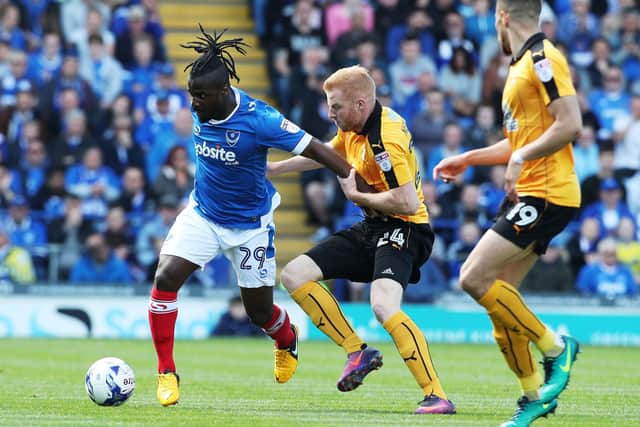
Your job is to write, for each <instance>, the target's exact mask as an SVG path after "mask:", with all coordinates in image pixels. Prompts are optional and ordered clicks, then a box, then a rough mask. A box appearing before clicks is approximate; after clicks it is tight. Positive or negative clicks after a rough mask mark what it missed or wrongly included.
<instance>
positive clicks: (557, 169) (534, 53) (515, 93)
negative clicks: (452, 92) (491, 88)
mask: <svg viewBox="0 0 640 427" xmlns="http://www.w3.org/2000/svg"><path fill="white" fill-rule="evenodd" d="M575 93H576V90H575V88H574V87H573V82H572V81H571V74H570V72H569V65H568V64H567V60H566V59H565V57H564V56H563V55H562V53H560V51H559V50H558V49H557V48H556V47H555V46H554V45H553V44H552V43H551V42H550V41H549V40H547V39H546V38H545V36H544V34H543V33H537V34H534V35H533V36H531V37H530V38H529V39H528V40H527V41H526V42H525V44H524V46H523V47H522V49H520V52H519V53H518V54H517V55H516V56H515V57H514V59H513V60H512V62H511V66H510V67H509V74H508V75H507V80H506V83H505V87H504V92H503V94H502V111H503V114H504V121H503V126H504V133H505V136H506V137H507V138H508V139H509V142H510V143H511V150H512V151H515V150H517V149H518V148H521V147H523V146H525V145H527V144H529V143H531V142H532V141H535V140H536V139H537V138H538V137H540V135H542V134H543V133H544V132H545V131H546V130H547V129H548V128H549V126H551V124H552V123H553V121H554V118H553V116H552V115H551V113H550V112H549V110H547V105H549V104H550V103H551V102H552V101H553V100H555V99H557V98H560V97H563V96H569V95H575ZM516 190H517V192H518V194H519V195H521V196H533V197H539V198H542V199H545V200H547V201H549V202H551V203H553V204H556V205H560V206H569V207H579V206H580V184H579V181H578V177H577V175H576V173H575V168H574V160H573V149H572V147H571V144H570V143H569V144H567V145H565V146H564V147H563V148H562V149H561V150H558V151H556V152H555V153H553V154H550V155H548V156H545V157H541V158H539V159H535V160H528V161H525V162H524V164H523V165H522V173H521V175H520V178H519V179H518V182H517V184H516Z"/></svg>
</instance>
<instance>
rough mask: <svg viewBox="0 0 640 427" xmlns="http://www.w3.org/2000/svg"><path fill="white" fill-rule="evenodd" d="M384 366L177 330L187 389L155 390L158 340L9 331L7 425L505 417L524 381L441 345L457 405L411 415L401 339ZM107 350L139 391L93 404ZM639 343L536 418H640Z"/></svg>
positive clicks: (582, 359)
mask: <svg viewBox="0 0 640 427" xmlns="http://www.w3.org/2000/svg"><path fill="white" fill-rule="evenodd" d="M378 347H379V348H380V349H381V350H382V351H383V353H384V366H383V367H382V368H381V370H379V371H376V372H374V373H372V374H371V375H370V376H369V377H368V378H367V379H366V381H365V384H364V385H362V386H361V387H360V388H359V389H357V390H355V391H353V392H350V393H340V392H339V391H338V390H337V389H336V387H335V381H336V379H337V377H338V376H339V374H340V372H341V370H342V367H343V364H344V361H345V356H344V354H343V352H342V350H341V349H340V348H338V347H336V346H334V345H333V344H332V343H329V342H301V343H300V364H299V365H298V371H297V372H296V375H295V376H294V377H293V379H292V380H291V381H290V382H289V383H287V384H284V385H280V384H276V383H275V382H274V380H273V372H272V364H273V356H272V347H271V343H270V342H269V341H268V340H266V339H265V340H261V339H256V340H249V339H238V340H233V339H225V340H222V339H219V340H210V341H178V342H177V343H176V360H177V363H178V370H179V373H180V375H181V377H182V383H181V400H180V403H179V404H178V405H176V406H173V407H168V408H163V407H161V406H159V405H158V403H157V402H156V398H155V386H156V380H155V376H154V370H155V369H154V368H155V353H154V352H153V349H152V344H151V341H146V340H140V341H120V340H45V339H42V340H36V339H32V340H24V339H0V349H2V352H1V354H2V363H1V364H0V390H2V393H1V394H0V425H2V426H7V427H8V426H127V427H129V426H185V427H186V426H189V427H191V426H251V427H256V426H415V425H428V426H497V425H499V424H500V423H501V422H503V421H505V420H507V419H508V418H509V417H510V416H511V414H512V413H513V411H514V409H515V401H516V399H517V397H518V387H517V385H516V382H515V379H514V378H513V377H512V375H511V373H510V372H509V371H508V369H507V368H506V365H505V364H504V362H503V360H502V356H501V355H500V354H499V352H498V350H497V348H495V347H493V346H480V345H474V346H472V345H433V346H432V348H431V350H432V356H433V359H434V362H435V364H436V369H437V370H438V372H439V374H440V377H441V380H442V382H443V384H444V386H445V389H446V390H447V392H448V393H449V397H450V398H451V399H452V400H453V401H454V402H455V403H456V405H457V407H458V414H457V415H454V416H429V415H413V410H414V409H415V407H416V403H417V402H418V401H419V400H421V398H422V396H421V393H420V390H419V389H418V387H417V385H416V384H415V383H414V380H413V378H412V377H411V376H410V374H409V372H408V370H407V369H406V368H405V366H404V363H403V362H402V361H401V359H400V356H399V355H398V354H397V352H396V350H395V347H393V344H391V343H384V344H380V345H379V346H378ZM104 356H116V357H120V358H122V359H124V360H126V361H127V362H128V363H129V364H130V365H131V366H132V368H133V370H134V372H135V374H136V381H137V385H136V391H135V393H134V395H133V397H132V398H131V399H130V400H129V401H128V402H127V403H126V404H124V405H123V406H120V407H115V408H105V407H99V406H97V405H95V404H94V403H93V402H91V401H90V400H89V398H88V397H87V395H86V393H85V391H84V375H85V372H86V370H87V368H88V367H89V365H91V363H93V362H94V361H95V360H97V359H99V358H101V357H104ZM639 361H640V349H637V348H636V349H632V348H593V347H585V348H584V349H583V352H582V353H581V354H580V355H579V357H578V361H577V362H576V365H575V368H574V372H573V377H572V380H571V384H570V386H569V388H568V389H567V390H566V391H565V392H564V394H563V395H562V396H561V399H560V404H559V406H558V411H557V413H556V415H552V416H550V417H549V418H548V419H542V420H539V421H537V422H536V423H535V425H539V426H546V427H553V426H563V427H564V426H580V427H585V426H597V427H607V426H615V427H618V426H640V394H639V390H640V368H638V362H639Z"/></svg>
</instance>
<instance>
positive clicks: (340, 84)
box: [268, 66, 455, 414]
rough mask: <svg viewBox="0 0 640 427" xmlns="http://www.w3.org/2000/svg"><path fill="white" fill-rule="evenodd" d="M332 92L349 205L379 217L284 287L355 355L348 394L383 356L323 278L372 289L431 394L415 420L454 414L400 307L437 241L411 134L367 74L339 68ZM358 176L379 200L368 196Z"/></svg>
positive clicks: (287, 271)
mask: <svg viewBox="0 0 640 427" xmlns="http://www.w3.org/2000/svg"><path fill="white" fill-rule="evenodd" d="M324 90H325V93H326V95H327V103H328V106H329V117H330V118H331V119H332V120H334V121H335V122H336V124H337V126H338V128H339V130H338V133H337V135H336V136H335V138H334V139H333V140H332V141H331V142H330V144H331V146H333V148H334V149H335V150H336V151H337V152H339V153H340V154H342V155H343V156H344V157H345V158H346V159H347V161H348V162H349V163H350V164H351V165H352V166H353V169H352V170H351V174H350V175H349V177H347V178H339V180H340V185H341V186H342V189H343V191H344V193H345V196H346V197H347V198H349V199H350V200H352V201H353V202H354V203H356V204H358V205H360V206H361V207H363V208H366V209H368V210H369V211H376V212H377V214H375V216H373V217H372V216H368V217H366V218H365V219H364V220H363V221H362V222H360V223H358V224H356V225H354V226H353V227H351V228H349V229H347V230H344V231H340V232H338V233H336V234H334V235H333V236H331V237H330V238H329V239H328V240H326V241H325V242H323V243H320V244H319V245H317V246H315V247H314V248H312V249H311V250H309V251H308V252H307V253H306V254H304V255H300V256H298V257H297V258H295V259H294V260H293V261H291V262H289V263H288V264H287V265H286V266H285V267H284V269H283V271H282V274H281V279H282V283H283V284H284V286H285V287H286V288H287V289H288V291H289V293H290V294H291V296H292V297H293V299H294V300H295V301H296V302H297V303H298V305H299V306H300V307H301V308H302V309H303V310H304V311H305V312H306V313H307V314H308V315H309V317H310V318H311V319H312V321H313V322H314V324H315V325H316V326H317V327H318V328H319V329H320V330H321V331H322V332H324V333H325V334H326V335H327V336H328V337H329V338H331V339H332V340H333V341H334V342H335V343H336V344H338V345H340V346H341V347H342V348H344V350H345V351H346V352H347V354H348V359H347V363H346V366H345V368H344V371H343V373H342V376H341V377H340V379H339V380H338V384H337V385H338V389H339V390H340V391H350V390H353V389H355V388H356V387H358V386H359V385H360V384H361V383H362V381H363V379H364V377H365V376H366V375H367V374H368V373H369V372H371V371H372V370H374V369H377V368H379V367H380V366H381V365H382V355H381V354H380V352H379V351H378V350H376V349H374V348H372V347H368V346H367V345H366V344H365V343H364V342H363V341H362V339H361V338H360V337H359V336H358V334H357V333H356V332H355V331H354V329H353V327H352V326H351V325H350V323H349V322H348V320H347V319H346V317H345V315H344V314H343V312H342V310H341V309H340V306H339V304H338V302H337V301H336V300H335V298H334V297H333V295H332V294H331V293H330V292H328V291H327V290H325V289H324V288H323V287H322V286H321V285H320V284H319V283H318V281H320V280H323V279H335V278H346V279H350V280H353V281H357V282H371V306H372V309H373V312H374V313H375V316H376V318H377V319H378V321H380V323H382V326H383V327H384V328H385V330H386V331H387V332H388V333H389V334H390V335H391V337H392V338H393V341H394V342H395V344H396V347H397V348H398V351H399V353H400V355H401V356H402V358H403V360H404V361H405V363H406V365H407V367H408V368H409V370H410V371H411V373H412V374H413V376H414V378H415V379H416V381H417V382H418V384H419V386H420V388H421V389H422V391H423V394H424V399H423V400H422V402H421V403H420V405H419V406H418V408H417V409H416V410H415V413H416V414H454V413H455V406H454V405H453V403H452V402H451V401H450V400H448V399H447V396H446V394H445V392H444V390H443V389H442V386H441V385H440V381H439V379H438V376H437V373H436V371H435V369H434V368H433V364H432V362H431V357H430V355H429V348H428V345H427V341H426V339H425V337H424V335H423V334H422V331H420V329H419V328H418V327H417V325H416V324H415V323H414V322H413V321H412V320H411V319H410V318H409V317H408V316H407V315H406V314H405V313H404V312H403V311H402V310H401V308H400V304H401V302H402V294H403V291H404V289H405V287H406V286H407V284H408V283H410V282H411V283H414V282H417V281H418V279H419V277H420V272H419V269H420V266H421V265H422V264H424V262H425V261H426V260H427V259H428V258H429V255H430V254H431V247H432V245H433V240H434V235H433V232H432V231H431V227H430V226H429V216H428V214H427V210H426V208H425V206H424V199H423V195H422V186H421V179H420V174H419V168H418V163H417V161H416V156H415V152H414V150H413V144H412V140H411V134H410V133H409V131H408V129H407V126H406V124H405V121H404V120H403V119H402V117H400V116H399V115H398V114H397V113H395V112H394V111H393V110H391V109H389V108H386V107H382V105H381V104H380V103H379V102H378V101H377V100H376V97H375V91H376V88H375V83H374V81H373V79H372V78H371V76H369V74H368V72H367V70H366V69H365V68H363V67H359V66H353V67H348V68H343V69H340V70H338V71H336V72H335V73H334V74H332V75H331V76H330V77H329V78H328V79H327V80H326V82H325V83H324ZM318 167H321V165H320V164H319V163H316V162H315V161H313V160H308V159H305V158H303V157H300V156H297V157H293V158H291V159H288V160H284V161H282V162H275V163H272V164H270V165H269V166H268V168H269V169H268V170H269V172H270V173H271V174H273V175H275V174H279V173H284V172H290V171H301V170H309V169H314V168H318ZM356 172H357V173H358V174H359V175H360V176H362V177H363V178H364V180H365V181H366V182H367V183H368V184H369V185H371V186H373V187H374V188H375V190H377V193H363V192H360V191H358V190H357V189H356V180H355V175H356Z"/></svg>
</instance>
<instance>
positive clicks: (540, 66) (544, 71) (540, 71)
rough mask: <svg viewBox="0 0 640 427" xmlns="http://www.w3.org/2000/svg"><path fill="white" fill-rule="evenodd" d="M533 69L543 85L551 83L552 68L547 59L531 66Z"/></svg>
mask: <svg viewBox="0 0 640 427" xmlns="http://www.w3.org/2000/svg"><path fill="white" fill-rule="evenodd" d="M533 69H534V70H535V71H536V74H537V75H538V77H539V78H540V80H541V81H542V82H543V83H546V82H548V81H551V79H552V78H553V68H551V62H550V61H549V59H548V58H544V59H542V60H540V61H538V62H536V63H534V64H533Z"/></svg>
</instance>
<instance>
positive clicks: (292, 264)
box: [280, 257, 307, 292]
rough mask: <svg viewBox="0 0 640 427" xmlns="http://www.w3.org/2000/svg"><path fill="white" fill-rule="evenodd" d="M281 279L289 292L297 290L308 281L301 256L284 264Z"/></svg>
mask: <svg viewBox="0 0 640 427" xmlns="http://www.w3.org/2000/svg"><path fill="white" fill-rule="evenodd" d="M280 281H281V282H282V284H283V285H284V287H285V288H287V290H288V291H289V292H293V291H295V290H296V289H298V288H299V287H300V286H302V284H304V283H305V282H307V280H306V279H305V271H304V268H303V266H302V263H301V262H300V257H298V258H295V259H294V260H292V261H289V262H288V263H287V265H285V266H284V268H283V269H282V272H280Z"/></svg>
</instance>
